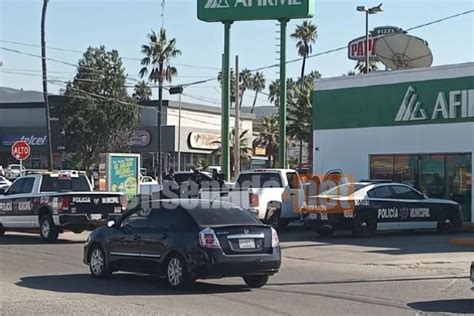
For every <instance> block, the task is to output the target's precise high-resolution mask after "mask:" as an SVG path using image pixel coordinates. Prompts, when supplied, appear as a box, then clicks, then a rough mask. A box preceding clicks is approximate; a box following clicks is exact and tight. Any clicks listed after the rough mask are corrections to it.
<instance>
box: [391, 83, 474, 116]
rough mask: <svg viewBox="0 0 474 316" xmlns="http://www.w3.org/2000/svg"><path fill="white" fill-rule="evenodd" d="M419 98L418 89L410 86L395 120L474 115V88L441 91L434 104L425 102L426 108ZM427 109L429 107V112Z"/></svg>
mask: <svg viewBox="0 0 474 316" xmlns="http://www.w3.org/2000/svg"><path fill="white" fill-rule="evenodd" d="M418 98H419V97H418V94H417V93H416V89H415V88H414V87H412V86H409V87H408V90H407V92H406V93H405V97H404V98H403V101H402V104H401V105H400V108H399V109H398V113H397V116H396V117H395V122H408V121H422V120H430V119H431V120H438V119H445V120H446V119H458V118H461V119H464V118H471V117H474V89H464V90H452V91H447V92H444V91H439V92H438V95H437V97H436V102H435V104H434V106H432V105H430V104H428V105H426V104H425V106H424V107H425V108H422V106H423V104H422V102H421V101H419V100H418ZM426 109H429V112H430V113H429V114H428V113H427V112H426Z"/></svg>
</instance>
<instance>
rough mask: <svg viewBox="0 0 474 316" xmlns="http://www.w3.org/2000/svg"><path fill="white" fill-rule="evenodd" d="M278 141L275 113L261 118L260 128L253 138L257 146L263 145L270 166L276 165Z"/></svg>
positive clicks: (278, 134)
mask: <svg viewBox="0 0 474 316" xmlns="http://www.w3.org/2000/svg"><path fill="white" fill-rule="evenodd" d="M279 141H280V126H279V124H278V117H277V116H276V115H272V116H267V117H264V118H262V130H261V132H260V135H259V136H258V138H257V139H256V140H255V143H256V144H257V145H258V146H261V147H264V148H265V151H266V153H267V157H268V163H269V165H270V166H271V167H272V168H275V167H276V164H277V159H276V158H277V157H278V148H279Z"/></svg>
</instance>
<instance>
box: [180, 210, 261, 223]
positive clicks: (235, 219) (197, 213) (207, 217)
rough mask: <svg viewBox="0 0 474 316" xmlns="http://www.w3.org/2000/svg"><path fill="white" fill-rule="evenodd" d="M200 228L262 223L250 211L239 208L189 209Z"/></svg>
mask: <svg viewBox="0 0 474 316" xmlns="http://www.w3.org/2000/svg"><path fill="white" fill-rule="evenodd" d="M187 211H188V213H189V214H190V215H191V216H192V217H193V219H194V220H195V221H196V223H197V224H198V225H199V226H203V227H209V226H225V225H259V224H261V222H260V221H259V220H258V219H257V218H256V217H255V216H253V215H252V214H250V213H249V212H248V211H245V210H243V209H241V208H237V207H225V208H214V207H211V208H207V207H206V208H202V207H196V208H192V209H187Z"/></svg>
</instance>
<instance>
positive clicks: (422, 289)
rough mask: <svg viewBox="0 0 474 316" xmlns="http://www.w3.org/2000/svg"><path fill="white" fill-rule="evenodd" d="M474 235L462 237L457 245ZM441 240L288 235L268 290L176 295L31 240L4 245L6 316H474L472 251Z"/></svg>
mask: <svg viewBox="0 0 474 316" xmlns="http://www.w3.org/2000/svg"><path fill="white" fill-rule="evenodd" d="M466 236H467V237H469V236H472V237H473V238H474V234H473V235H468V234H458V237H466ZM450 237H451V236H439V235H437V234H434V233H396V234H395V233H389V234H383V235H377V236H376V237H375V238H371V239H353V238H351V237H350V235H344V234H342V235H337V236H333V237H331V238H325V239H322V238H319V237H316V235H315V234H313V233H312V232H305V231H301V230H300V229H299V228H293V229H290V231H288V232H285V233H284V234H282V236H281V239H282V240H283V242H282V247H283V256H284V259H283V263H282V269H281V271H280V273H279V274H277V275H276V276H274V277H272V278H271V279H270V282H269V284H268V285H267V286H266V287H264V288H262V289H257V290H249V289H247V288H246V287H245V286H244V283H243V281H242V280H241V279H238V278H231V279H223V280H211V281H205V282H198V283H197V286H196V288H195V290H194V291H193V292H185V293H181V292H175V291H171V290H169V289H168V288H167V286H166V284H165V282H164V281H163V280H159V279H156V278H152V277H149V276H146V275H134V274H127V273H117V274H114V275H113V277H112V278H111V279H108V280H95V279H92V278H91V277H90V275H89V271H88V268H87V267H86V266H84V265H83V264H82V263H81V253H82V243H83V241H84V240H85V238H86V235H85V234H82V235H72V234H65V235H62V237H60V238H62V239H61V241H60V242H59V243H57V244H43V243H42V242H41V241H40V239H39V237H37V236H34V235H25V234H14V233H7V235H6V236H5V237H3V238H0V315H34V314H42V315H99V314H101V315H104V314H107V315H132V314H140V315H145V314H146V315H415V314H417V315H428V314H436V313H440V314H447V313H455V314H456V313H460V314H462V313H464V314H469V313H473V314H474V293H472V292H471V290H470V282H469V279H468V273H469V266H470V262H471V260H474V257H473V256H472V252H471V251H470V250H471V249H467V248H463V247H461V246H454V245H450V244H449V243H448V239H449V238H450Z"/></svg>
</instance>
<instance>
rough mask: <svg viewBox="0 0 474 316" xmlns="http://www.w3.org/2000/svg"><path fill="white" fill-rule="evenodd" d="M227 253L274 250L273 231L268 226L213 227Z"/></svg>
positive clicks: (267, 251)
mask: <svg viewBox="0 0 474 316" xmlns="http://www.w3.org/2000/svg"><path fill="white" fill-rule="evenodd" d="M213 229H214V231H215V233H216V235H217V238H218V239H219V244H220V245H221V247H222V251H223V252H224V254H226V255H243V254H265V253H271V252H272V231H271V229H270V227H267V226H247V225H245V226H225V227H214V228H213Z"/></svg>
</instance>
